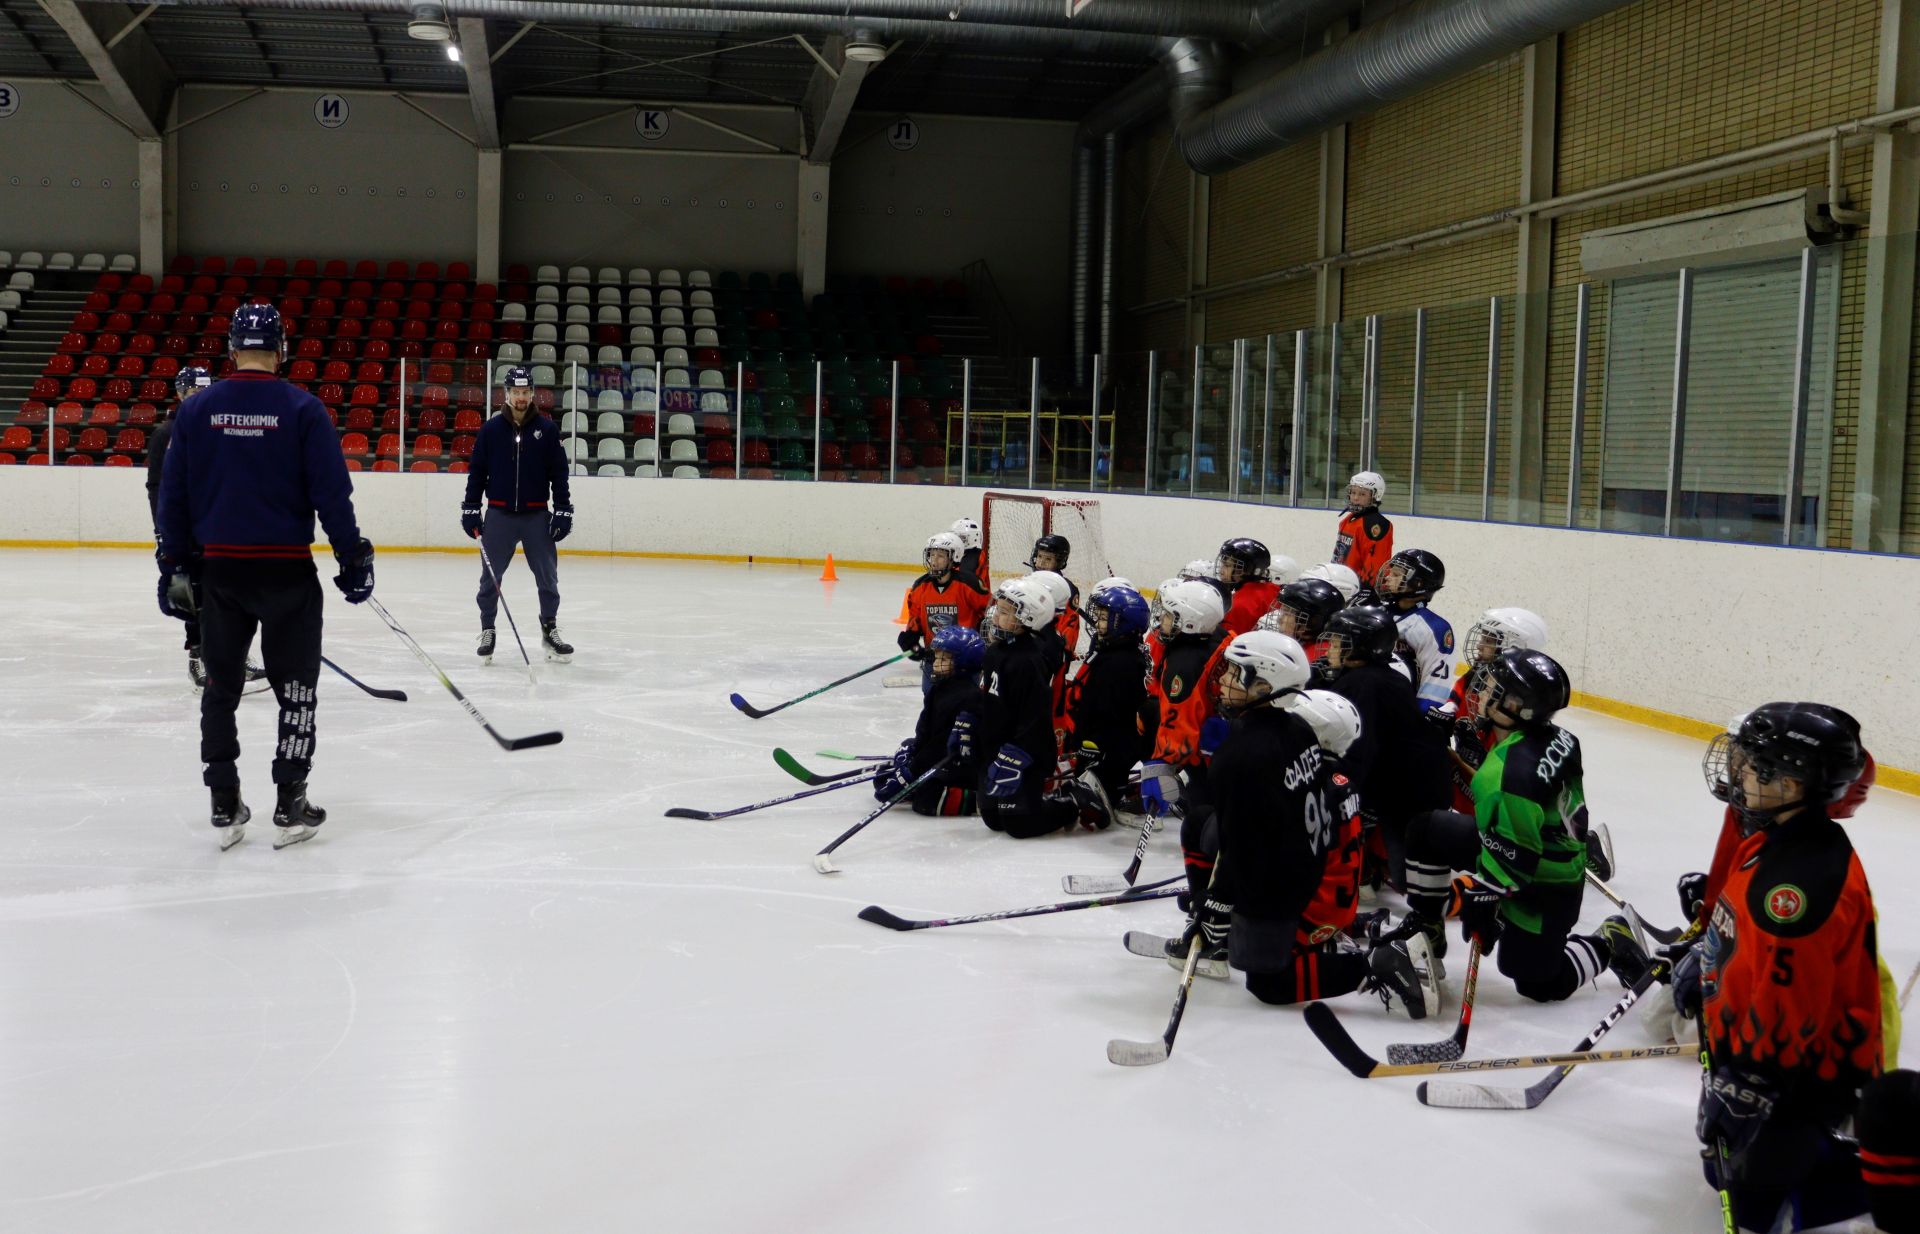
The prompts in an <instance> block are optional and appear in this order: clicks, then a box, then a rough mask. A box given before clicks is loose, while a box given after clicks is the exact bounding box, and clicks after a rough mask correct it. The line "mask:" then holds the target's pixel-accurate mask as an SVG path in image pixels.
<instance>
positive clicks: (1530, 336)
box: [1501, 35, 1560, 523]
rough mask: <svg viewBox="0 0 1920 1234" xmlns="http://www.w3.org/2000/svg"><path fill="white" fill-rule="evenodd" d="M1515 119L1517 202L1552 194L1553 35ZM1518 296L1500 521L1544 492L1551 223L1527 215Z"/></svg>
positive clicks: (1556, 78)
mask: <svg viewBox="0 0 1920 1234" xmlns="http://www.w3.org/2000/svg"><path fill="white" fill-rule="evenodd" d="M1523 64H1524V66H1525V85H1524V86H1523V88H1522V89H1523V93H1522V96H1521V119H1520V201H1521V202H1522V203H1523V204H1525V203H1530V202H1535V201H1543V200H1545V199H1546V198H1549V197H1551V196H1553V184H1554V167H1555V161H1556V160H1555V156H1556V154H1557V147H1558V141H1557V135H1558V130H1559V112H1560V39H1559V36H1558V35H1555V36H1554V37H1552V38H1549V39H1543V40H1542V41H1540V42H1538V43H1535V44H1534V45H1533V46H1532V47H1529V48H1528V49H1527V50H1526V52H1525V58H1524V61H1523ZM1515 265H1516V267H1517V269H1518V277H1517V279H1516V280H1515V285H1514V291H1515V292H1516V293H1517V294H1518V298H1517V300H1516V302H1515V305H1514V312H1513V337H1514V352H1513V387H1514V392H1513V395H1512V397H1510V398H1507V397H1503V398H1502V400H1501V402H1502V408H1503V414H1504V415H1505V416H1507V417H1508V423H1507V425H1506V426H1505V429H1506V431H1507V454H1508V462H1509V469H1508V477H1509V480H1508V483H1509V485H1510V488H1509V490H1508V493H1507V497H1508V502H1507V517H1508V518H1509V519H1510V520H1512V521H1514V522H1529V523H1530V522H1537V521H1538V516H1539V511H1540V504H1541V501H1542V499H1543V497H1544V495H1545V484H1546V478H1545V469H1546V441H1547V321H1548V318H1549V316H1550V315H1551V314H1550V306H1549V304H1548V293H1549V291H1550V290H1551V288H1552V284H1553V223H1552V222H1550V221H1549V220H1546V219H1542V218H1539V217H1537V216H1531V215H1530V216H1528V217H1527V218H1526V219H1525V220H1523V221H1522V222H1521V224H1520V252H1519V256H1518V260H1517V261H1516V263H1515Z"/></svg>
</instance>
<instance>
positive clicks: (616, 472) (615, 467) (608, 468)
mask: <svg viewBox="0 0 1920 1234" xmlns="http://www.w3.org/2000/svg"><path fill="white" fill-rule="evenodd" d="M593 474H594V475H596V476H624V475H626V474H627V469H626V468H625V467H622V466H621V465H620V464H618V463H602V464H600V470H598V471H596V472H594V473H593Z"/></svg>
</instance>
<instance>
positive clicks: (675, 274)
mask: <svg viewBox="0 0 1920 1234" xmlns="http://www.w3.org/2000/svg"><path fill="white" fill-rule="evenodd" d="M655 281H656V282H657V283H658V284H659V285H660V286H662V287H678V286H679V285H680V272H679V271H678V270H662V271H661V272H660V277H659V278H658V279H656V280H655Z"/></svg>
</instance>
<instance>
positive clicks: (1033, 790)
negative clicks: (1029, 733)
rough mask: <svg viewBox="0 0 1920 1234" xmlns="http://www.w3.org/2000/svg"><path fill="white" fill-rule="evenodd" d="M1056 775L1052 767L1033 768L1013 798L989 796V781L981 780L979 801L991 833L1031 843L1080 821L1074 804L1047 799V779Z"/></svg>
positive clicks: (1078, 812)
mask: <svg viewBox="0 0 1920 1234" xmlns="http://www.w3.org/2000/svg"><path fill="white" fill-rule="evenodd" d="M1052 773H1053V768H1051V767H1044V768H1043V767H1038V766H1036V767H1031V768H1029V769H1028V770H1027V774H1026V775H1025V776H1024V777H1022V779H1021V781H1020V787H1019V789H1018V790H1016V791H1015V792H1014V794H1013V795H1012V796H1011V797H989V796H987V779H986V776H985V774H984V773H983V774H982V775H981V777H980V793H979V796H978V797H977V798H976V800H977V801H978V802H979V807H980V821H981V822H983V823H985V824H986V825H987V827H988V828H989V829H990V830H993V831H998V832H1003V833H1004V834H1006V835H1010V836H1012V837H1013V838H1014V839H1016V840H1031V839H1033V838H1034V837H1035V836H1044V835H1051V834H1052V833H1054V832H1056V831H1059V830H1060V829H1061V828H1063V827H1071V826H1072V825H1073V823H1074V821H1075V820H1076V819H1078V818H1079V817H1080V810H1079V807H1077V806H1075V805H1074V804H1073V803H1072V802H1070V801H1061V800H1057V799H1055V798H1050V797H1048V796H1046V794H1045V792H1044V789H1045V788H1046V783H1047V777H1048V776H1050V775H1051V774H1052Z"/></svg>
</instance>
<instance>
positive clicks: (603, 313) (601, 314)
mask: <svg viewBox="0 0 1920 1234" xmlns="http://www.w3.org/2000/svg"><path fill="white" fill-rule="evenodd" d="M593 320H594V324H596V325H602V326H617V325H619V324H620V323H621V321H622V320H624V319H623V318H622V317H621V316H620V306H619V305H617V304H603V305H601V306H600V308H599V310H598V311H597V312H595V313H594V315H593Z"/></svg>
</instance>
